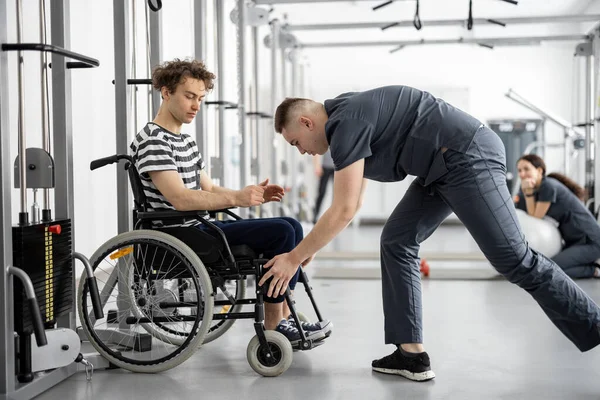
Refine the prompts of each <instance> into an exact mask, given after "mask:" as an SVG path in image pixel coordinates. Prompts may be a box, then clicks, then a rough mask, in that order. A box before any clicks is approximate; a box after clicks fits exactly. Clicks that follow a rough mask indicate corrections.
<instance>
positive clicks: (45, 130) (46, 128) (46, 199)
mask: <svg viewBox="0 0 600 400" xmlns="http://www.w3.org/2000/svg"><path fill="white" fill-rule="evenodd" d="M46 40H47V38H46V1H45V0H40V43H46ZM40 62H41V73H42V83H41V89H42V147H43V149H44V150H46V151H47V152H48V153H50V154H52V152H51V149H50V115H49V113H48V55H47V53H46V52H45V51H42V52H41V53H40ZM42 197H43V203H42V207H43V208H42V209H44V210H48V209H50V190H49V189H43V196H42Z"/></svg>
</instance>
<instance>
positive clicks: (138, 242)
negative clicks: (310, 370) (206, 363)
mask: <svg viewBox="0 0 600 400" xmlns="http://www.w3.org/2000/svg"><path fill="white" fill-rule="evenodd" d="M121 160H126V162H125V164H124V166H125V169H126V170H127V172H128V176H129V182H130V185H131V188H132V191H133V196H134V210H133V219H134V230H133V231H131V232H126V233H122V234H119V235H117V236H115V237H113V238H112V239H110V240H108V241H107V242H106V243H104V244H103V245H102V246H100V248H98V250H96V252H95V253H94V254H93V256H92V257H91V259H90V263H91V265H92V269H93V271H94V276H95V278H96V281H97V282H98V290H99V293H100V299H101V303H102V307H103V310H104V318H103V319H100V320H98V319H96V318H95V316H94V312H93V306H92V302H91V297H90V293H89V288H88V285H87V282H86V279H80V283H79V286H78V291H77V299H78V305H79V306H78V312H79V317H80V319H81V325H82V330H83V332H84V333H85V335H86V336H87V338H88V340H89V341H90V343H91V344H92V345H93V346H94V348H95V349H96V350H97V351H98V353H99V354H100V355H102V356H103V357H105V358H106V359H107V360H108V361H109V362H110V363H112V364H113V365H115V366H117V367H120V368H123V369H127V370H129V371H133V372H142V373H156V372H161V371H165V370H168V369H170V368H173V367H175V366H177V365H179V364H181V363H182V362H184V361H185V360H187V359H188V358H189V357H190V356H192V354H194V352H195V351H196V350H197V349H198V348H199V347H200V346H201V345H202V344H204V343H208V342H211V341H213V340H215V339H217V338H218V337H220V336H221V335H223V334H224V333H225V332H226V331H227V330H228V329H229V328H231V326H232V325H233V323H234V322H235V320H237V319H253V320H254V331H255V333H256V335H255V336H254V337H253V338H252V339H251V340H250V342H249V344H248V347H247V351H246V357H247V360H248V363H249V364H250V366H251V367H252V369H253V370H254V371H255V372H257V373H258V374H260V375H263V376H278V375H280V374H282V373H283V372H285V371H286V370H287V369H288V368H289V366H290V364H291V362H292V355H293V351H295V350H310V349H312V348H314V347H317V346H319V345H321V344H322V343H323V339H321V340H311V339H309V338H307V336H306V333H305V332H304V331H303V330H302V327H301V322H302V321H307V318H306V317H305V316H304V315H303V314H301V313H299V312H297V311H296V309H295V306H294V302H293V301H292V299H291V295H290V291H289V289H288V290H287V291H286V295H285V299H286V300H285V301H287V303H288V305H289V308H290V310H291V314H292V317H293V318H294V320H295V322H296V326H297V327H298V329H299V331H300V336H301V340H300V342H299V344H298V345H297V346H294V348H293V347H292V345H291V343H290V342H289V340H288V339H287V338H286V337H285V336H284V335H282V334H281V333H279V332H276V331H270V330H269V331H267V330H265V329H264V325H263V320H264V299H263V290H262V289H261V288H258V287H257V289H256V290H255V293H254V296H249V297H247V296H246V288H247V278H248V277H254V278H255V282H258V281H259V280H260V277H261V276H262V267H263V265H264V264H265V263H266V262H267V261H268V260H266V259H262V258H259V257H258V255H257V254H255V253H254V251H253V250H252V249H250V248H249V247H248V246H229V244H228V243H227V240H226V237H225V234H224V233H223V231H222V230H221V229H219V227H218V226H216V225H215V224H214V223H212V222H211V221H210V220H209V219H208V218H207V217H209V216H213V217H214V215H215V213H220V214H221V215H227V216H229V217H231V218H234V219H241V218H240V217H239V216H238V215H236V214H234V213H233V212H231V211H230V210H219V211H215V212H211V213H208V212H206V211H190V212H188V211H186V212H180V211H147V210H148V207H147V205H146V204H147V201H146V196H145V194H144V191H143V187H142V183H141V180H140V177H139V175H138V172H137V170H136V168H135V165H134V162H133V158H132V157H131V156H129V155H114V156H110V157H106V158H102V159H99V160H95V161H92V162H91V164H90V169H92V170H94V169H97V168H100V167H103V166H106V165H109V164H113V163H118V162H119V161H121ZM190 221H193V222H194V223H198V221H199V222H200V223H202V224H204V225H206V226H207V227H208V229H209V230H210V231H212V233H213V234H210V233H208V232H206V231H203V230H200V229H197V228H195V227H194V226H191V225H186V224H189V223H190ZM84 274H86V273H85V272H84ZM299 282H302V283H303V286H304V288H305V290H306V292H307V294H308V297H309V299H310V301H311V303H312V306H313V308H314V310H315V313H316V315H317V318H318V319H319V321H323V318H322V317H321V314H320V312H319V309H318V307H317V304H316V302H315V299H314V297H313V294H312V288H311V287H310V285H309V281H308V278H307V277H306V274H305V273H304V271H302V272H301V276H300V279H299ZM244 306H247V307H246V309H247V308H249V307H251V306H253V307H252V308H253V310H252V311H244Z"/></svg>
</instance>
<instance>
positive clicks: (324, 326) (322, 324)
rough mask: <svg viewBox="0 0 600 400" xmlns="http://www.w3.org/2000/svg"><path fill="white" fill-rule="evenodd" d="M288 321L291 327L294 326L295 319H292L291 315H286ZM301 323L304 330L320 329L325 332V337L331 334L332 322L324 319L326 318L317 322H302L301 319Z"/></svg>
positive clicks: (316, 330)
mask: <svg viewBox="0 0 600 400" xmlns="http://www.w3.org/2000/svg"><path fill="white" fill-rule="evenodd" d="M288 322H289V323H290V325H292V326H293V327H295V326H296V321H294V317H292V316H291V315H290V316H289V317H288ZM301 324H302V329H304V332H319V331H321V332H323V333H324V334H325V337H326V338H328V337H329V336H331V332H332V331H333V322H331V321H329V320H326V319H325V320H323V321H318V322H302V321H301Z"/></svg>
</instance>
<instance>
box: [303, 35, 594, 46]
mask: <svg viewBox="0 0 600 400" xmlns="http://www.w3.org/2000/svg"><path fill="white" fill-rule="evenodd" d="M575 40H589V37H588V35H555V36H520V37H511V38H507V37H489V38H469V37H466V38H463V37H460V38H456V39H420V40H403V41H398V40H396V41H391V40H388V41H376V42H322V43H304V44H302V47H303V48H326V47H381V46H419V45H434V44H435V45H440V44H461V43H463V44H486V45H490V46H502V45H529V44H537V43H541V42H548V41H575Z"/></svg>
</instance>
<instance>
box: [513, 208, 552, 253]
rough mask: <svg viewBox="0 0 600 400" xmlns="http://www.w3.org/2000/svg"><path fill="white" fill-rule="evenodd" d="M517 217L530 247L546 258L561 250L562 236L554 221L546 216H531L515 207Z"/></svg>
mask: <svg viewBox="0 0 600 400" xmlns="http://www.w3.org/2000/svg"><path fill="white" fill-rule="evenodd" d="M517 218H518V219H519V223H520V224H521V230H522V231H523V234H524V235H525V240H527V242H529V246H531V248H532V249H534V250H536V251H538V252H540V253H542V254H543V255H545V256H546V257H548V258H551V257H554V256H555V255H557V254H558V253H560V251H561V250H562V237H561V236H560V232H559V230H558V223H557V222H556V221H554V220H553V219H552V218H547V217H544V218H543V219H539V218H536V217H532V216H531V215H529V214H527V213H526V212H525V211H523V210H519V209H517Z"/></svg>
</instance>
